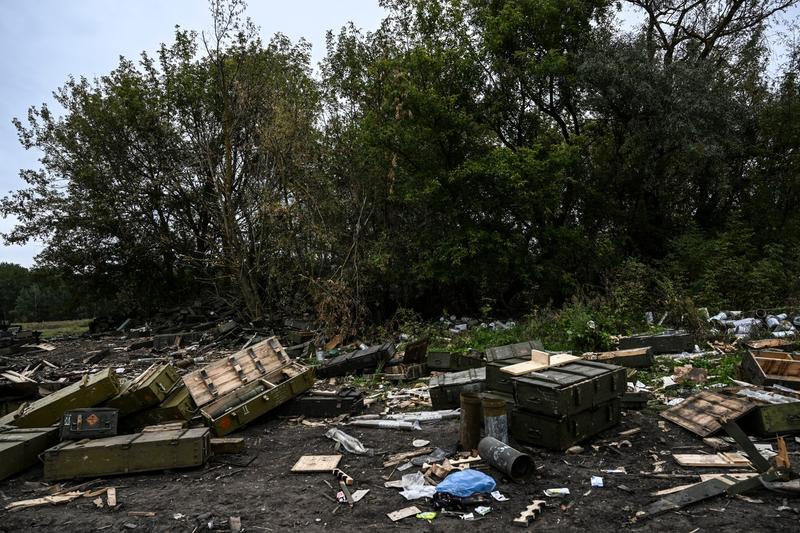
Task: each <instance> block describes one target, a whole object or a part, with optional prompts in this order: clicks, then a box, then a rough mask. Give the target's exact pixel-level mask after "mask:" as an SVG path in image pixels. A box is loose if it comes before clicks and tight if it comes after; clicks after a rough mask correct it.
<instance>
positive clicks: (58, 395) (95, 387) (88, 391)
mask: <svg viewBox="0 0 800 533" xmlns="http://www.w3.org/2000/svg"><path fill="white" fill-rule="evenodd" d="M119 391H120V384H119V379H117V376H116V374H114V370H113V369H111V368H106V369H105V370H102V371H100V372H97V373H96V374H92V375H85V376H83V378H81V380H80V381H78V382H77V383H73V384H72V385H69V386H68V387H64V388H63V389H61V390H58V391H56V392H53V393H51V394H48V395H47V396H45V397H44V398H41V399H39V400H36V401H35V402H32V403H30V404H26V405H22V406H21V407H20V408H19V409H17V410H16V411H14V412H13V413H11V414H8V415H6V416H4V417H3V418H0V426H17V427H23V428H35V427H46V426H51V425H53V424H55V423H56V422H58V421H60V420H61V415H63V414H64V412H65V411H68V410H69V409H78V408H81V407H94V406H95V405H98V404H100V403H102V402H104V401H106V400H108V399H109V398H112V397H114V396H116V395H117V394H119Z"/></svg>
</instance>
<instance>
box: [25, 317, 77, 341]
mask: <svg viewBox="0 0 800 533" xmlns="http://www.w3.org/2000/svg"><path fill="white" fill-rule="evenodd" d="M91 321H92V319H91V318H82V319H80V320H58V321H53V322H23V323H22V326H23V327H24V328H25V329H33V330H36V331H41V332H42V337H44V338H50V337H58V336H60V335H80V334H81V333H84V332H86V331H89V322H91Z"/></svg>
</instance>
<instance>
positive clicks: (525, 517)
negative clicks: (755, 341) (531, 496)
mask: <svg viewBox="0 0 800 533" xmlns="http://www.w3.org/2000/svg"><path fill="white" fill-rule="evenodd" d="M545 505H547V502H546V501H544V500H533V501H532V502H531V504H530V505H528V507H526V508H525V510H524V511H522V512H521V513H520V514H519V516H518V517H517V518H515V519H514V525H515V526H520V527H528V526H529V525H530V523H531V521H533V520H534V519H535V518H536V515H538V514H539V513H541V512H542V507H544V506H545Z"/></svg>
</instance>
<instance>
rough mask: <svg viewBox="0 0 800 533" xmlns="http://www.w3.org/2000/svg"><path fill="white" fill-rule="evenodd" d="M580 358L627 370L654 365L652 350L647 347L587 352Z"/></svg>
mask: <svg viewBox="0 0 800 533" xmlns="http://www.w3.org/2000/svg"><path fill="white" fill-rule="evenodd" d="M582 357H583V358H584V359H586V360H587V361H598V362H600V363H608V364H611V365H619V366H624V367H628V368H647V367H650V366H653V363H655V358H654V357H653V350H652V349H651V348H650V347H649V346H645V347H643V348H631V349H629V350H616V351H613V352H588V353H585V354H583V356H582Z"/></svg>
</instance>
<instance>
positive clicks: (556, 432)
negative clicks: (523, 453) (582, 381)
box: [509, 399, 622, 450]
mask: <svg viewBox="0 0 800 533" xmlns="http://www.w3.org/2000/svg"><path fill="white" fill-rule="evenodd" d="M621 418H622V410H621V408H620V400H619V399H615V400H611V401H610V402H606V403H605V404H601V405H598V406H596V407H594V408H591V409H586V410H584V411H581V412H580V413H576V414H572V415H568V416H563V417H553V416H546V415H543V414H540V413H533V412H530V411H526V410H523V409H520V408H519V407H517V408H516V409H514V410H512V411H511V415H510V421H509V432H510V433H511V436H512V437H513V438H514V439H515V440H518V441H520V442H525V443H528V444H532V445H534V446H540V447H542V448H548V449H551V450H566V449H567V448H569V447H570V446H574V445H575V444H578V443H579V442H581V441H583V440H586V439H588V438H589V437H593V436H594V435H596V434H597V433H599V432H601V431H604V430H606V429H608V428H611V427H613V426H615V425H617V424H619V422H620V420H621Z"/></svg>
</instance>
